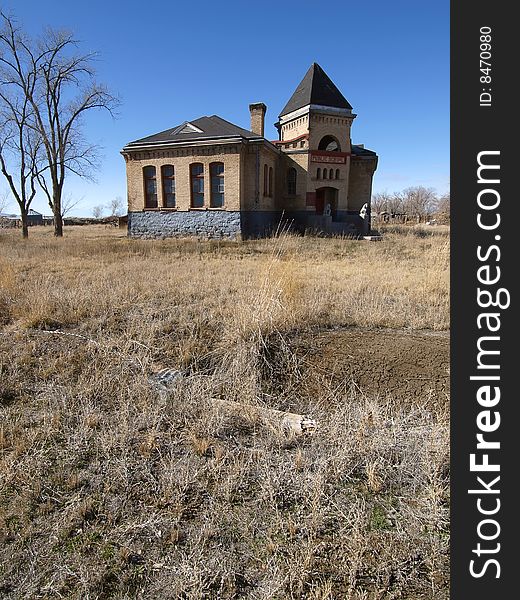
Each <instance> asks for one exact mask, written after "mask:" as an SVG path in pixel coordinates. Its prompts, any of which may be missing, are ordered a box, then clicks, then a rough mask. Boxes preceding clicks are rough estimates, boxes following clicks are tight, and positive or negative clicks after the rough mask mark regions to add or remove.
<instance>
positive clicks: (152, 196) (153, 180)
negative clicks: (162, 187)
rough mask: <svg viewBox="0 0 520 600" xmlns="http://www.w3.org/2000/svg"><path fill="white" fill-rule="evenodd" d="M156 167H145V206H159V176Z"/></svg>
mask: <svg viewBox="0 0 520 600" xmlns="http://www.w3.org/2000/svg"><path fill="white" fill-rule="evenodd" d="M155 173H156V171H155V167H151V166H150V167H144V168H143V177H144V206H145V208H157V177H156V175H155Z"/></svg>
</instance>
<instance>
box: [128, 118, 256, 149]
mask: <svg viewBox="0 0 520 600" xmlns="http://www.w3.org/2000/svg"><path fill="white" fill-rule="evenodd" d="M219 138H244V139H247V140H251V139H257V140H261V139H263V138H262V137H261V136H259V135H258V134H256V133H253V132H251V131H248V130H247V129H242V127H238V125H234V124H233V123H230V122H229V121H226V120H225V119H222V118H221V117H218V116H217V115H211V117H199V118H198V119H195V120H193V121H185V122H184V123H182V124H181V125H177V126H176V127H172V128H171V129H167V130H166V131H161V132H160V133H155V134H154V135H149V136H147V137H144V138H141V139H139V140H135V141H133V142H130V143H129V144H127V145H126V146H125V148H128V149H131V148H132V146H141V145H143V144H154V145H155V144H157V145H160V144H167V143H182V142H193V141H198V140H211V139H216V140H217V139H219Z"/></svg>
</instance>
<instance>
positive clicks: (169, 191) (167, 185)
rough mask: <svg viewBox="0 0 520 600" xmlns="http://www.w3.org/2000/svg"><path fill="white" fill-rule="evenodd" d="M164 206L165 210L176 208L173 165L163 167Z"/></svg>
mask: <svg viewBox="0 0 520 600" xmlns="http://www.w3.org/2000/svg"><path fill="white" fill-rule="evenodd" d="M161 178H162V190H163V206H164V207H165V208H175V169H174V168H173V165H163V166H162V167H161Z"/></svg>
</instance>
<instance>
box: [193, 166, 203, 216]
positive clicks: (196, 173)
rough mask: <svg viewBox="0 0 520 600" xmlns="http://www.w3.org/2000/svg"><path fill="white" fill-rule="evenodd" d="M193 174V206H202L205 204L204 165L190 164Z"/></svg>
mask: <svg viewBox="0 0 520 600" xmlns="http://www.w3.org/2000/svg"><path fill="white" fill-rule="evenodd" d="M190 176H191V206H192V208H202V207H203V206H204V165H203V164H202V163H192V164H191V165H190Z"/></svg>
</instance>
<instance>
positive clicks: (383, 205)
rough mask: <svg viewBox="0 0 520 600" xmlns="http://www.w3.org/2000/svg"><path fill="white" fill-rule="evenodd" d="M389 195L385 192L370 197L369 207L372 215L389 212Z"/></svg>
mask: <svg viewBox="0 0 520 600" xmlns="http://www.w3.org/2000/svg"><path fill="white" fill-rule="evenodd" d="M390 201H391V195H390V194H389V193H388V192H387V191H384V192H378V193H377V194H374V195H373V196H372V201H371V207H372V214H377V215H380V214H381V213H382V212H389V208H388V207H389V204H390Z"/></svg>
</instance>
